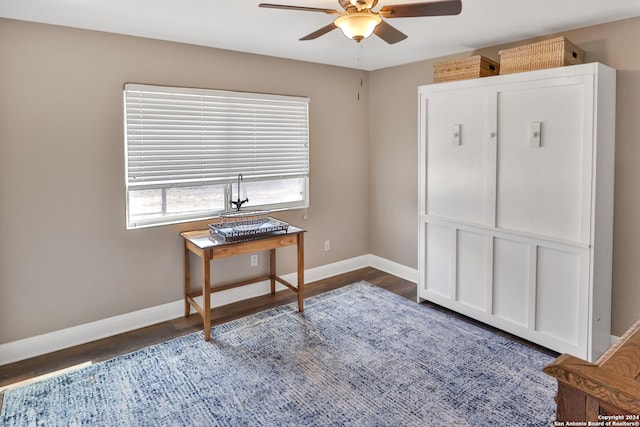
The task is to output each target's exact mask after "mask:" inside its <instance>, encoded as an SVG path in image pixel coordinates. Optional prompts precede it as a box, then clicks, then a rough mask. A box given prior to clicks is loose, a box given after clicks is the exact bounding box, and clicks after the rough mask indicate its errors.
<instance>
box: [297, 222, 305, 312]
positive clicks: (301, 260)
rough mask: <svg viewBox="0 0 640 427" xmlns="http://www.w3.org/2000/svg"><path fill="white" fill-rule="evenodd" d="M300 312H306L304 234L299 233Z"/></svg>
mask: <svg viewBox="0 0 640 427" xmlns="http://www.w3.org/2000/svg"><path fill="white" fill-rule="evenodd" d="M297 243H298V311H299V312H300V313H302V312H303V311H304V300H303V294H304V233H298V241H297Z"/></svg>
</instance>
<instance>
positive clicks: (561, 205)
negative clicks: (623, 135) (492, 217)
mask: <svg viewBox="0 0 640 427" xmlns="http://www.w3.org/2000/svg"><path fill="white" fill-rule="evenodd" d="M584 103H585V100H584V86H583V85H580V84H575V85H567V86H551V87H539V88H535V89H527V90H508V91H503V92H500V93H499V95H498V117H499V119H498V149H497V152H498V165H497V170H498V173H497V206H496V223H497V226H498V227H501V228H505V229H510V230H517V231H521V232H527V233H534V234H539V235H545V236H553V237H555V238H559V239H565V240H570V241H584V240H585V238H586V237H587V236H585V233H587V232H588V224H584V223H583V222H584V219H583V212H584V211H585V210H586V211H588V210H589V200H588V194H583V192H584V191H585V189H587V188H586V185H585V179H587V180H588V170H589V167H590V164H588V162H589V161H590V152H589V151H588V150H587V149H586V148H585V147H586V146H588V145H587V144H586V143H585V141H586V142H587V143H589V140H585V136H584V127H585V123H584V122H585V113H584V109H585V107H584ZM536 123H539V124H540V134H539V135H540V146H536V144H535V142H532V137H533V135H532V133H533V132H534V131H535V130H534V129H535V124H536ZM587 185H588V183H587Z"/></svg>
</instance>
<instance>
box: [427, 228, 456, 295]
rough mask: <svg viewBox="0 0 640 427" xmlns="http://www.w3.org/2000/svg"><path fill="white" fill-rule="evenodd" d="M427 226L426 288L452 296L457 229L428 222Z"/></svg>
mask: <svg viewBox="0 0 640 427" xmlns="http://www.w3.org/2000/svg"><path fill="white" fill-rule="evenodd" d="M426 228H427V235H426V236H425V238H426V248H427V250H426V257H427V259H426V264H425V268H426V281H425V287H426V290H427V291H429V292H433V293H436V294H439V295H441V296H444V297H446V298H450V297H451V283H452V274H451V272H452V267H453V263H454V262H455V260H454V259H453V255H454V251H453V238H452V233H454V232H455V230H452V229H450V228H448V227H442V226H439V225H434V224H427V227H426Z"/></svg>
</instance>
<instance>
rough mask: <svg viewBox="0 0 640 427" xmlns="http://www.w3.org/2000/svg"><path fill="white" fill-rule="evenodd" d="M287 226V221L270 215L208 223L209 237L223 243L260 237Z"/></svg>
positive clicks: (284, 228) (283, 229) (285, 229)
mask: <svg viewBox="0 0 640 427" xmlns="http://www.w3.org/2000/svg"><path fill="white" fill-rule="evenodd" d="M288 228H289V223H287V222H284V221H280V220H279V219H276V218H271V217H261V218H255V219H251V220H246V219H244V220H238V221H223V222H220V223H215V224H209V232H210V234H211V235H210V237H211V238H212V239H213V240H217V241H222V242H225V243H226V242H240V241H244V240H253V239H260V238H262V237H266V236H268V235H269V234H273V233H277V232H279V231H287V230H288Z"/></svg>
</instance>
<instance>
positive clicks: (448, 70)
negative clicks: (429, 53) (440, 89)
mask: <svg viewBox="0 0 640 427" xmlns="http://www.w3.org/2000/svg"><path fill="white" fill-rule="evenodd" d="M499 69H500V65H499V64H498V63H497V62H494V61H492V60H490V59H487V58H485V57H484V56H480V55H474V56H470V57H468V58H464V59H456V60H453V61H445V62H439V63H437V64H434V65H433V82H434V83H441V82H450V81H454V80H466V79H477V78H478V77H487V76H495V75H496V74H498V70H499Z"/></svg>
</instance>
